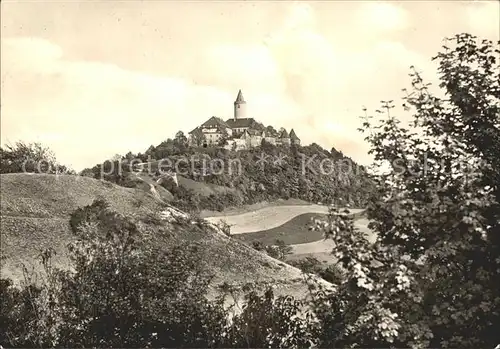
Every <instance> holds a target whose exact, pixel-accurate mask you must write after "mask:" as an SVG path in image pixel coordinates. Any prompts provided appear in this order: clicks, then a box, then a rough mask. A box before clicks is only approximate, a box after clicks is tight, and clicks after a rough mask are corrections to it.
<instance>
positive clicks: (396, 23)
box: [357, 1, 411, 34]
mask: <svg viewBox="0 0 500 349" xmlns="http://www.w3.org/2000/svg"><path fill="white" fill-rule="evenodd" d="M357 25H361V26H363V27H364V28H367V29H369V30H370V31H371V32H372V33H373V32H374V33H375V34H380V33H381V32H388V31H394V30H403V29H406V28H408V27H409V26H410V25H411V22H410V15H409V14H408V12H407V11H406V10H404V9H403V8H402V7H401V6H398V5H397V3H394V4H393V3H388V2H381V1H367V2H364V3H363V4H362V7H361V11H359V15H358V18H357Z"/></svg>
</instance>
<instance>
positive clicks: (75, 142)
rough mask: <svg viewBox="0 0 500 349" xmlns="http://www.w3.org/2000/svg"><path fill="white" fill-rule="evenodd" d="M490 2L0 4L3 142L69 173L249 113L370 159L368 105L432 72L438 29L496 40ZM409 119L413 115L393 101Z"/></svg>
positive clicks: (494, 7) (495, 8) (431, 78)
mask: <svg viewBox="0 0 500 349" xmlns="http://www.w3.org/2000/svg"><path fill="white" fill-rule="evenodd" d="M499 13H500V8H499V2H496V1H483V2H480V1H468V2H458V1H443V2H440V1H415V2H411V1H404V2H398V1H388V2H378V1H364V2H362V1H349V2H347V1H346V2H342V1H323V2H319V1H318V2H315V1H307V2H297V1H294V2H291V1H275V2H272V1H269V2H264V1H204V2H201V1H199V2H194V1H169V0H163V1H162V0H156V1H125V0H124V1H111V0H109V1H91V2H89V1H86V2H83V1H69V0H67V1H52V2H49V1H37V2H35V1H8V0H4V1H2V2H1V22H0V25H1V31H0V33H1V65H0V68H1V69H0V71H1V97H0V99H1V135H0V137H1V143H2V144H13V143H14V142H16V141H18V140H23V141H26V142H35V141H36V142H41V143H43V144H44V145H46V146H48V147H50V148H51V149H52V150H54V152H55V153H56V155H57V158H58V159H59V161H60V162H61V163H64V164H67V165H70V166H71V167H73V168H74V169H75V170H81V169H83V168H85V167H91V166H93V165H95V164H96V163H99V162H102V161H104V160H105V159H108V158H110V157H112V156H113V155H115V154H125V153H127V152H128V151H132V152H134V153H137V152H144V151H145V150H146V149H147V148H148V147H149V146H150V145H158V144H159V143H161V142H162V141H164V140H166V139H167V138H173V137H174V135H175V133H176V132H177V131H178V130H182V131H184V132H186V133H187V132H189V131H190V130H192V129H193V128H194V127H196V126H197V125H199V124H200V123H202V122H204V121H205V120H207V119H208V118H209V117H211V116H218V117H221V118H223V119H228V118H231V117H232V116H233V101H234V100H235V98H236V95H237V93H238V90H239V89H241V90H242V91H243V95H244V97H245V100H246V101H247V114H248V116H249V117H253V118H255V119H256V120H257V121H260V122H262V123H263V124H265V125H272V126H274V127H275V128H280V127H285V128H286V129H287V130H290V129H291V128H294V129H295V131H296V133H297V135H298V136H299V137H300V138H301V139H302V142H303V143H305V144H309V143H312V142H316V143H318V144H320V145H321V146H323V147H325V148H326V149H330V148H331V147H335V148H336V149H337V150H341V151H342V152H344V154H346V155H348V156H351V157H352V158H353V159H355V160H357V161H359V162H361V163H367V162H368V161H369V156H368V155H367V150H368V145H367V144H366V143H365V142H364V141H363V135H362V134H361V133H360V132H359V131H357V128H358V127H359V125H360V119H359V116H361V115H362V114H363V112H362V108H363V107H366V108H368V110H369V111H370V112H372V111H374V110H375V109H377V108H378V107H379V106H380V101H382V100H394V101H395V104H396V106H397V107H398V106H399V105H400V104H401V103H402V101H401V97H402V96H403V92H402V91H401V90H402V89H403V88H407V87H410V78H409V77H408V73H409V72H410V69H409V67H410V66H412V65H413V66H415V67H416V68H417V69H418V70H419V71H421V72H422V74H423V77H424V79H425V80H426V81H428V82H430V83H434V84H436V83H437V81H438V80H437V74H436V66H435V63H434V62H432V61H431V58H432V57H433V56H434V55H435V54H436V53H437V52H438V51H439V50H440V48H441V46H442V44H443V41H442V40H443V38H445V37H449V36H453V35H455V34H458V33H463V32H468V33H471V34H474V35H477V36H479V37H483V38H487V39H491V40H499V39H500V38H499V28H500V23H499ZM396 112H397V113H398V114H397V116H398V117H399V118H401V119H402V120H404V119H405V118H408V117H409V115H405V113H404V112H403V111H402V110H400V109H398V108H396Z"/></svg>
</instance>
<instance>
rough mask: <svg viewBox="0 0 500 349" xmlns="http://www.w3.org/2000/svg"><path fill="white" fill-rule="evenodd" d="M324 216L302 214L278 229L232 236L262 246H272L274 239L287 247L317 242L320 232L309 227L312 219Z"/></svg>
mask: <svg viewBox="0 0 500 349" xmlns="http://www.w3.org/2000/svg"><path fill="white" fill-rule="evenodd" d="M324 216H325V215H324V214H318V213H304V214H301V215H299V216H297V217H294V218H292V219H291V220H289V221H288V222H286V223H285V224H282V225H280V226H279V227H275V228H271V229H267V230H262V231H258V232H252V233H245V234H237V235H234V236H235V238H236V239H239V240H241V241H244V242H247V243H252V242H253V241H260V242H262V243H263V244H264V245H272V244H274V242H275V241H276V239H280V240H283V241H284V242H285V243H286V244H287V245H295V244H304V243H308V242H313V241H318V240H321V239H322V238H323V233H322V232H320V231H312V230H309V226H310V224H311V220H312V219H314V218H322V217H324Z"/></svg>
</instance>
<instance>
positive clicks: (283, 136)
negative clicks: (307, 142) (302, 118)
mask: <svg viewBox="0 0 500 349" xmlns="http://www.w3.org/2000/svg"><path fill="white" fill-rule="evenodd" d="M280 138H289V136H288V132H286V130H285V129H283V131H281V134H280Z"/></svg>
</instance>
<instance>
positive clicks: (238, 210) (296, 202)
mask: <svg viewBox="0 0 500 349" xmlns="http://www.w3.org/2000/svg"><path fill="white" fill-rule="evenodd" d="M308 205H312V204H311V203H309V202H307V201H304V200H300V199H288V200H283V199H280V200H275V201H262V202H259V203H256V204H252V205H244V206H241V207H231V208H227V209H225V210H223V211H221V212H217V211H209V210H203V211H201V212H200V217H202V218H215V217H220V218H224V217H227V216H236V215H240V214H242V213H247V212H251V211H256V210H260V209H262V208H266V207H277V206H308Z"/></svg>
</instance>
